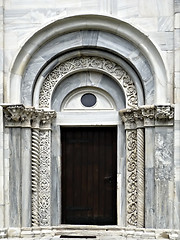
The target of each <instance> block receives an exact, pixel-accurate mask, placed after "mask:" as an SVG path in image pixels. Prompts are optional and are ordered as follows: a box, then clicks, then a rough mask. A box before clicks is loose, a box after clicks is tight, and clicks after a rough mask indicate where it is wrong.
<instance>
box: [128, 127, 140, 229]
mask: <svg viewBox="0 0 180 240" xmlns="http://www.w3.org/2000/svg"><path fill="white" fill-rule="evenodd" d="M126 134H127V135H126V141H127V224H128V225H134V226H136V225H137V222H138V211H137V133H136V130H134V131H129V130H128V131H127V133H126Z"/></svg>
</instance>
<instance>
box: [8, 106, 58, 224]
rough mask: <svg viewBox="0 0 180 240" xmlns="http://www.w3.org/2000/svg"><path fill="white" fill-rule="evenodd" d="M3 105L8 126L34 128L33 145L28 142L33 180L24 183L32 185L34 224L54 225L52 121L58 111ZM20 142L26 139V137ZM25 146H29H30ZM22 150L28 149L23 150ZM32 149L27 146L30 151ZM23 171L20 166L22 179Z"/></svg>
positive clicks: (23, 160)
mask: <svg viewBox="0 0 180 240" xmlns="http://www.w3.org/2000/svg"><path fill="white" fill-rule="evenodd" d="M3 108H4V115H5V120H6V121H5V126H6V127H10V128H16V129H17V128H19V129H21V128H29V129H30V130H31V137H30V138H31V140H30V139H29V140H30V141H31V144H28V146H29V145H30V146H31V156H27V154H26V158H29V159H31V179H30V176H29V179H26V181H27V182H26V183H23V184H27V185H30V183H31V191H32V195H31V221H32V226H44V225H48V226H50V225H51V221H50V202H51V121H52V119H53V118H55V116H56V114H55V112H54V111H50V110H48V111H47V110H43V109H35V108H34V107H25V106H24V105H22V104H18V105H17V104H15V105H3ZM21 134H22V133H21ZM19 137H21V136H19ZM20 142H23V139H22V141H20ZM22 144H23V143H22ZM20 147H21V146H20ZM24 147H25V148H27V146H24ZM21 148H22V147H21ZM14 149H15V147H14ZM21 150H22V151H24V150H23V149H21ZM29 150H30V149H27V152H29ZM18 156H23V154H20V153H18ZM26 160H27V159H21V162H23V164H24V162H25V161H26ZM19 161H20V160H19ZM21 171H23V170H21V169H19V172H20V175H19V179H20V180H19V181H22V178H23V177H22V176H21V175H23V172H21ZM20 185H21V184H20V183H19V186H20ZM20 191H21V190H20ZM24 192H25V191H24ZM22 193H23V191H22ZM19 205H21V203H19ZM29 205H30V204H29ZM19 208H20V206H19ZM21 214H22V213H18V214H16V215H17V216H19V217H20V216H21ZM23 214H24V213H23ZM19 224H20V223H19Z"/></svg>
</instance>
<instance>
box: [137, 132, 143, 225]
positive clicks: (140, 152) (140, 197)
mask: <svg viewBox="0 0 180 240" xmlns="http://www.w3.org/2000/svg"><path fill="white" fill-rule="evenodd" d="M137 179H138V182H137V186H138V207H137V208H138V224H137V225H138V227H144V129H142V128H139V129H137Z"/></svg>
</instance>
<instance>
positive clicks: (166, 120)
mask: <svg viewBox="0 0 180 240" xmlns="http://www.w3.org/2000/svg"><path fill="white" fill-rule="evenodd" d="M120 115H121V118H122V121H123V122H124V124H125V128H126V129H135V128H139V127H141V128H142V127H148V126H149V127H150V126H160V125H163V126H164V125H173V119H174V108H173V106H170V105H157V106H154V105H150V106H140V107H139V108H130V109H129V108H127V109H123V110H121V111H120Z"/></svg>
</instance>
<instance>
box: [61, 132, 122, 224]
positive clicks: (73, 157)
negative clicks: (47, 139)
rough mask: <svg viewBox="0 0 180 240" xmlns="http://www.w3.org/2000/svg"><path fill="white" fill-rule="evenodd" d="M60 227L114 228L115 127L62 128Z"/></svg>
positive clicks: (115, 187)
mask: <svg viewBox="0 0 180 240" xmlns="http://www.w3.org/2000/svg"><path fill="white" fill-rule="evenodd" d="M61 140H62V223H64V224H86V225H88V224H89V225H90V224H95V225H116V224H117V127H63V128H61Z"/></svg>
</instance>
